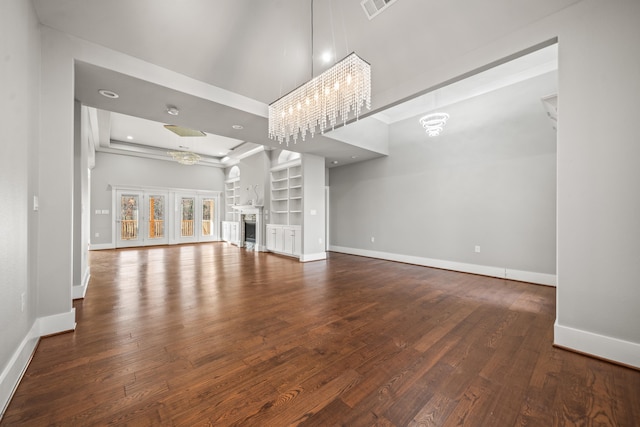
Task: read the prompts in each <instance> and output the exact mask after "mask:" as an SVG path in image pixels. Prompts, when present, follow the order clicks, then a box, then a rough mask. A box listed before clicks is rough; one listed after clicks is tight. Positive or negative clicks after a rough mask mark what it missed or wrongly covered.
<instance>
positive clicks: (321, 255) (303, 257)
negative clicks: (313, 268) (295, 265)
mask: <svg viewBox="0 0 640 427" xmlns="http://www.w3.org/2000/svg"><path fill="white" fill-rule="evenodd" d="M323 259H327V253H326V252H319V253H317V254H304V255H300V262H309V261H320V260H323Z"/></svg>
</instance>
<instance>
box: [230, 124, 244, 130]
mask: <svg viewBox="0 0 640 427" xmlns="http://www.w3.org/2000/svg"><path fill="white" fill-rule="evenodd" d="M231 127H232V128H234V129H235V130H241V129H244V126H242V125H232V126H231Z"/></svg>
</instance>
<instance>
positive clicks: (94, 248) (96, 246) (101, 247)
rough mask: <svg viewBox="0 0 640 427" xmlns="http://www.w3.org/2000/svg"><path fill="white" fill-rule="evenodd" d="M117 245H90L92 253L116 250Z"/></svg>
mask: <svg viewBox="0 0 640 427" xmlns="http://www.w3.org/2000/svg"><path fill="white" fill-rule="evenodd" d="M115 248H116V245H114V244H113V243H91V244H90V245H89V250H90V251H101V250H104V249H115Z"/></svg>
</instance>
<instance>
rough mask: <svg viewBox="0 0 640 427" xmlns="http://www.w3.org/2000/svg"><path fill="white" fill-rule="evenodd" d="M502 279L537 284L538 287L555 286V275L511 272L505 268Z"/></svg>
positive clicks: (519, 271)
mask: <svg viewBox="0 0 640 427" xmlns="http://www.w3.org/2000/svg"><path fill="white" fill-rule="evenodd" d="M504 272H505V275H504V277H505V278H506V279H509V280H518V281H520V282H529V283H537V284H539V285H547V286H553V287H556V286H557V276H556V275H555V274H547V273H536V272H533V271H521V270H511V269H509V268H505V270H504Z"/></svg>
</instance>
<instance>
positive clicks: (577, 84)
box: [332, 0, 640, 367]
mask: <svg viewBox="0 0 640 427" xmlns="http://www.w3.org/2000/svg"><path fill="white" fill-rule="evenodd" d="M638 22H640V2H638V1H637V0H617V1H613V2H603V1H598V0H582V1H581V2H579V3H577V4H575V5H573V6H570V7H567V8H565V9H563V10H562V11H560V12H558V13H555V14H552V15H550V16H548V17H546V18H544V19H541V20H539V21H537V22H535V23H534V24H532V25H529V26H527V27H524V28H520V29H517V30H515V31H513V32H512V33H510V34H508V35H507V36H505V37H501V38H498V39H495V40H493V41H491V42H488V43H487V44H485V45H483V46H482V47H479V48H477V49H474V50H473V51H472V52H469V53H467V54H465V55H460V56H459V57H457V58H455V59H453V60H451V61H449V62H443V63H442V64H441V66H440V67H438V68H434V69H430V70H425V72H424V74H423V75H422V76H420V77H419V78H416V79H414V80H412V81H410V82H403V83H402V84H401V85H399V86H398V87H397V88H394V90H392V91H387V93H385V94H384V95H383V97H382V98H383V99H384V102H387V103H391V102H395V101H398V100H401V99H403V98H405V97H408V96H410V95H411V94H413V93H417V92H421V91H424V90H425V89H427V88H430V87H435V86H437V85H438V84H440V83H442V82H445V81H448V80H450V79H455V78H456V77H457V76H461V75H463V74H465V73H467V72H469V71H471V70H475V69H481V68H482V67H484V66H485V65H486V64H489V63H492V62H494V61H499V60H500V59H502V58H506V57H508V56H510V55H512V54H514V53H517V52H520V51H525V50H527V49H529V48H530V47H532V46H535V45H538V44H540V43H543V42H546V41H548V40H551V39H554V38H557V39H558V41H559V55H558V56H559V78H558V80H559V102H560V105H559V117H560V118H559V120H560V125H559V128H558V152H557V162H558V167H557V181H558V188H557V194H558V201H557V234H558V244H557V276H558V284H557V286H558V294H557V310H558V315H557V322H556V328H555V338H554V339H555V343H556V344H557V345H560V346H565V347H567V348H571V349H574V350H577V351H581V352H585V353H590V354H593V355H596V356H598V357H602V358H606V359H611V360H614V361H617V362H620V363H625V364H628V365H632V366H636V367H640V328H638V327H637V325H638V324H640V310H638V309H637V301H640V285H639V283H640V282H639V280H638V277H640V262H639V261H640V245H638V244H637V242H638V241H639V240H640V221H638V219H637V218H638V211H639V209H640V200H639V199H638V198H639V197H640V192H638V191H637V183H638V182H640V167H638V162H637V159H638V154H639V153H638V150H640V145H639V144H637V133H638V132H637V125H636V122H637V120H636V116H637V111H638V110H640V87H639V84H640V79H638V75H640V72H639V67H640V52H639V49H640V45H639V44H638V43H637V40H640V25H638ZM379 101H380V100H379ZM379 101H376V102H379ZM603 117H607V118H612V119H613V125H612V126H601V125H600V124H601V123H602V120H603ZM333 226H335V224H334V223H333V222H332V227H333Z"/></svg>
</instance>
